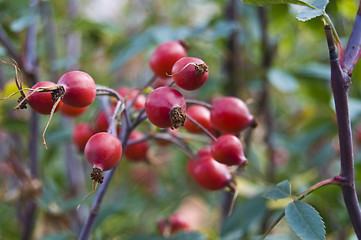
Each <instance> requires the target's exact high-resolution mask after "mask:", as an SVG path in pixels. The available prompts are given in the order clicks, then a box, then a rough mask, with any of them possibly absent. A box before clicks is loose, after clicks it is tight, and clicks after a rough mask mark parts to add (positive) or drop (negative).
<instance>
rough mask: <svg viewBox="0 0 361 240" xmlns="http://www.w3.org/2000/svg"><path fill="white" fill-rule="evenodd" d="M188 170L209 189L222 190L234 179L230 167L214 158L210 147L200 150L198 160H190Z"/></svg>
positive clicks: (199, 182) (198, 181)
mask: <svg viewBox="0 0 361 240" xmlns="http://www.w3.org/2000/svg"><path fill="white" fill-rule="evenodd" d="M187 170H188V172H189V175H190V176H191V177H192V178H193V179H194V180H195V181H196V182H197V183H198V184H199V185H200V186H201V187H203V188H205V189H207V190H212V191H214V190H220V189H222V188H224V187H226V186H227V185H228V183H229V182H230V181H231V180H232V175H231V173H230V171H229V169H228V167H227V166H226V165H224V164H222V163H219V162H217V161H216V160H214V159H213V158H212V156H211V153H210V148H209V147H208V148H207V147H206V148H205V149H202V150H200V151H199V154H198V160H194V159H190V160H189V161H188V164H187Z"/></svg>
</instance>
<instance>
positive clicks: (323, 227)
mask: <svg viewBox="0 0 361 240" xmlns="http://www.w3.org/2000/svg"><path fill="white" fill-rule="evenodd" d="M295 202H302V201H299V200H295V201H293V202H291V203H289V204H288V205H287V206H286V208H285V217H286V219H287V208H288V206H290V205H291V204H293V203H295ZM302 203H304V204H306V205H307V206H309V207H311V208H312V209H313V210H314V211H315V212H316V213H317V216H318V217H319V218H320V220H321V222H322V230H323V236H324V238H323V239H326V237H325V235H326V229H325V222H324V221H323V219H322V217H321V215H320V213H319V212H318V211H317V210H316V209H315V208H314V207H313V206H311V205H310V204H308V203H305V202H302ZM296 209H297V211H298V212H300V211H299V210H298V208H297V207H296ZM300 216H301V217H302V218H303V215H302V214H300ZM287 222H288V219H287ZM306 223H307V221H306ZM289 226H290V227H291V229H292V231H293V232H294V233H295V234H296V235H297V236H298V237H299V238H301V239H303V238H302V237H301V236H299V235H298V234H297V233H296V232H295V231H294V230H293V228H292V226H291V225H290V224H289ZM311 230H312V231H313V232H314V233H315V235H316V236H317V234H316V232H315V231H314V230H313V228H311ZM303 240H306V239H303Z"/></svg>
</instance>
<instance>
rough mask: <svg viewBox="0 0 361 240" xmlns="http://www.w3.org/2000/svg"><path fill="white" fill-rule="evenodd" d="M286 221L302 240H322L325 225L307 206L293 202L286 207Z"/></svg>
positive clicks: (303, 203) (313, 210) (300, 202)
mask: <svg viewBox="0 0 361 240" xmlns="http://www.w3.org/2000/svg"><path fill="white" fill-rule="evenodd" d="M285 213H286V219H287V221H288V224H289V225H290V227H291V228H292V230H293V231H294V232H295V233H296V235H297V236H298V237H300V238H301V239H302V240H317V239H318V240H324V239H326V238H325V234H326V232H325V225H324V222H323V221H322V218H321V216H320V215H319V213H318V212H317V211H316V210H315V209H314V208H313V207H312V206H310V205H309V204H307V203H305V202H302V201H294V202H292V203H290V204H288V205H287V207H286V211H285Z"/></svg>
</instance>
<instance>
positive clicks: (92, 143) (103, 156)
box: [77, 132, 123, 209]
mask: <svg viewBox="0 0 361 240" xmlns="http://www.w3.org/2000/svg"><path fill="white" fill-rule="evenodd" d="M122 151H123V149H122V143H121V142H120V140H119V139H118V138H117V137H115V136H114V135H112V134H110V133H107V132H100V133H96V134H94V135H93V136H92V137H90V138H89V140H88V142H87V143H86V145H85V149H84V155H85V158H86V159H87V161H88V162H89V164H90V165H91V166H92V168H93V170H92V172H91V173H90V179H91V180H92V181H93V188H92V191H91V192H90V193H89V194H88V195H87V196H85V198H84V199H83V200H82V201H81V202H80V203H79V205H78V207H77V209H79V207H80V206H81V204H82V203H83V202H84V201H85V199H87V198H88V197H89V196H90V195H91V194H93V193H94V192H95V190H96V187H97V185H98V184H102V183H103V179H104V177H103V172H104V171H108V170H110V169H112V168H114V167H115V166H116V165H117V164H118V162H119V161H120V158H121V157H122Z"/></svg>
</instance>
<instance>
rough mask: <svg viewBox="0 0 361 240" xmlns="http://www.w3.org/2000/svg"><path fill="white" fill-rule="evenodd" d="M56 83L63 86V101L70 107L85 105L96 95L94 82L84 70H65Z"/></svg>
mask: <svg viewBox="0 0 361 240" xmlns="http://www.w3.org/2000/svg"><path fill="white" fill-rule="evenodd" d="M58 84H60V85H62V86H63V87H64V91H65V93H64V96H63V97H62V101H63V103H65V104H66V105H69V106H71V107H79V108H81V107H86V106H88V105H90V104H91V103H92V102H93V100H94V98H95V96H96V87H95V82H94V80H93V78H92V77H91V76H90V75H89V74H87V73H85V72H81V71H71V72H67V73H65V74H64V75H63V76H61V77H60V79H59V80H58Z"/></svg>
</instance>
